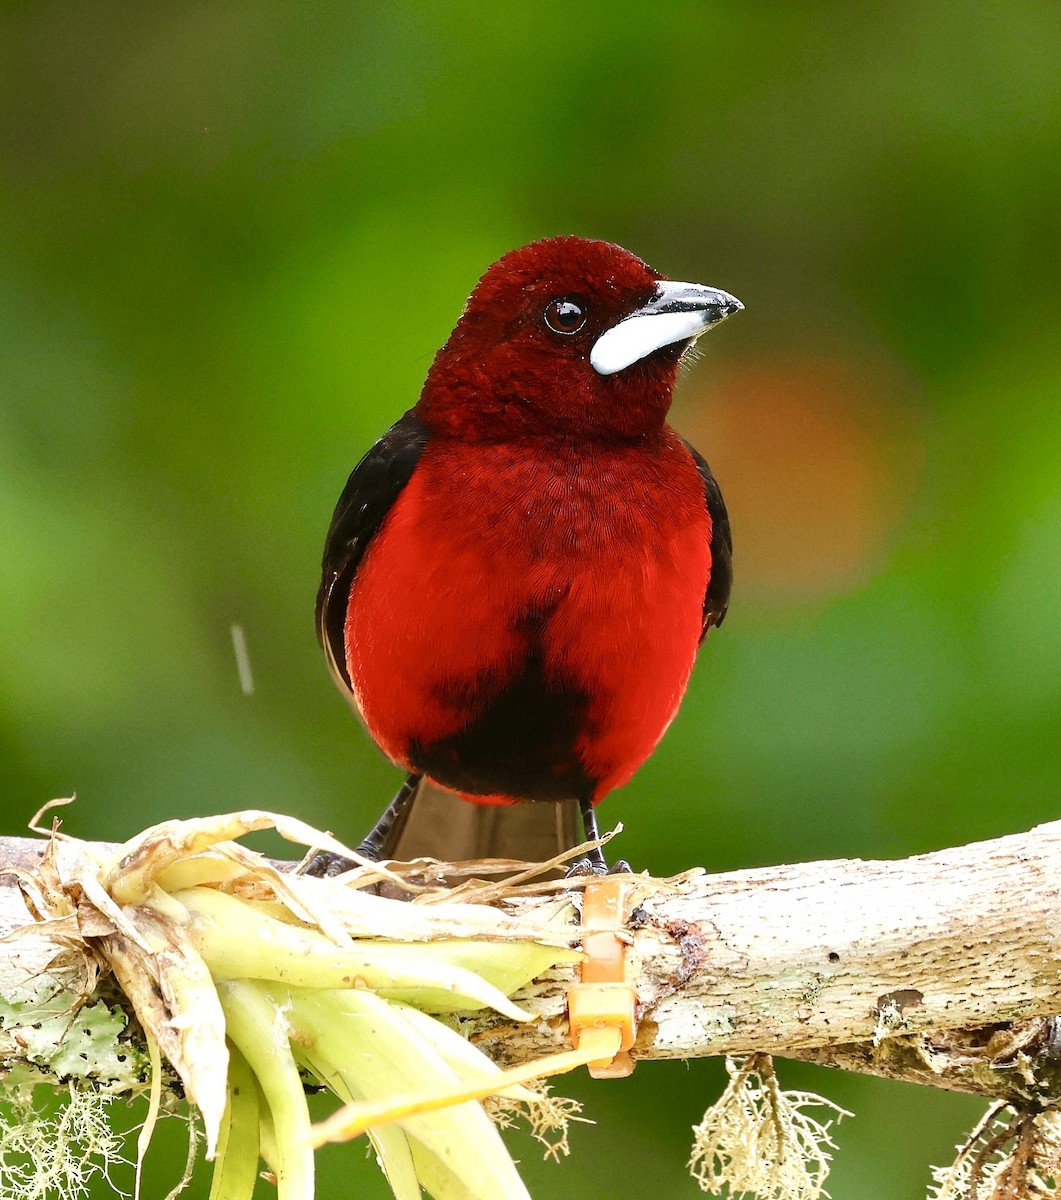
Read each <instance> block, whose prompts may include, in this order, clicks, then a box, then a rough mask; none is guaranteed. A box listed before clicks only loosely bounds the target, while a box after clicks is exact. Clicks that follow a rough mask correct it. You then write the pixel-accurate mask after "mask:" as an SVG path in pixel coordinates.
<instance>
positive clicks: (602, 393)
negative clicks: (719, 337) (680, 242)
mask: <svg viewBox="0 0 1061 1200" xmlns="http://www.w3.org/2000/svg"><path fill="white" fill-rule="evenodd" d="M742 307H743V305H742V304H741V303H740V301H739V300H736V299H735V298H734V297H733V296H731V295H729V294H728V293H727V292H723V291H719V290H718V289H717V288H711V287H704V286H702V285H700V284H690V283H675V282H673V281H671V280H669V279H665V278H664V277H663V276H662V275H660V274H659V272H658V271H654V270H653V269H652V268H651V267H649V266H647V265H646V264H645V263H643V262H642V261H641V259H639V258H637V257H636V256H635V255H633V254H631V253H630V252H629V251H628V250H624V249H623V248H622V247H621V246H615V245H612V243H610V242H600V241H589V240H587V239H585V238H577V237H556V238H548V239H546V240H544V241H540V242H534V243H532V244H531V245H529V246H524V247H522V248H521V249H519V250H513V251H511V252H510V253H508V254H506V255H505V256H504V257H503V258H501V259H498V261H497V262H495V263H494V264H493V266H492V267H490V269H489V270H488V271H487V272H486V274H485V275H484V276H483V277H482V279H480V280H479V283H478V284H477V285H476V288H475V290H474V291H473V292H472V294H471V296H470V297H469V298H468V302H467V304H466V305H465V307H464V312H463V313H462V314H461V317H460V320H459V321H458V322H457V325H456V327H455V328H454V330H453V332H452V333H451V334H450V337H449V340H448V341H447V342H446V344H445V345H444V346H443V347H442V349H441V350H440V351H439V352H438V354H437V355H436V357H435V361H434V363H433V364H432V366H431V370H430V372H429V373H428V377H427V381H426V383H425V384H424V391H423V394H422V396H421V398H420V404H419V406H418V411H419V412H420V414H421V416H422V417H423V419H424V420H425V421H426V422H427V424H428V425H429V426H430V427H431V428H432V429H434V430H435V431H436V432H437V433H440V434H443V435H445V434H451V435H459V436H462V437H474V438H484V439H494V438H504V437H508V436H518V435H520V434H527V433H541V432H544V433H560V434H564V433H574V434H578V435H579V436H596V437H606V438H608V437H610V438H633V437H637V436H639V435H641V434H643V433H646V432H651V431H653V430H655V429H658V428H659V427H660V426H661V425H662V423H663V421H664V419H665V417H666V414H667V410H668V408H669V407H670V402H671V393H672V391H673V388H674V383H675V379H676V378H677V373H678V365H679V363H680V361H681V358H682V355H683V354H685V352H686V351H687V350H688V349H689V347H690V346H691V345H692V344H693V342H694V341H695V340H696V339H697V338H698V337H699V336H700V334H702V333H704V332H705V331H706V330H708V329H710V328H711V326H712V325H717V324H718V322H719V321H722V320H724V319H725V318H726V317H728V316H729V315H730V314H731V313H735V312H739V311H740V309H741V308H742Z"/></svg>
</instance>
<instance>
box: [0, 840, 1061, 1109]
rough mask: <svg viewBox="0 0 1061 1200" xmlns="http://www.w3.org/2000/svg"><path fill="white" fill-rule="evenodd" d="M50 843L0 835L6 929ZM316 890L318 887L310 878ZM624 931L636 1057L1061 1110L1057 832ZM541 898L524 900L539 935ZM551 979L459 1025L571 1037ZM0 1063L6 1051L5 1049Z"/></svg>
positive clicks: (705, 903)
mask: <svg viewBox="0 0 1061 1200" xmlns="http://www.w3.org/2000/svg"><path fill="white" fill-rule="evenodd" d="M43 845H44V843H43V842H42V841H40V840H32V839H20V838H16V839H10V838H9V839H0V863H3V864H4V867H3V869H4V870H6V871H8V872H9V873H8V874H6V875H3V876H2V877H0V936H2V935H3V934H5V933H7V932H9V931H10V930H11V929H13V928H14V927H16V926H19V925H24V924H26V923H27V921H28V920H30V919H31V916H32V914H31V913H30V912H29V911H28V910H27V907H26V904H25V903H24V901H23V899H22V895H21V892H20V890H19V888H18V887H17V886H15V882H16V880H15V876H13V875H12V874H10V870H11V868H13V867H21V868H23V869H28V870H32V869H33V867H34V865H35V863H36V862H37V861H39V858H40V853H41V849H42V846H43ZM322 886H324V884H323V883H322ZM634 892H635V896H636V901H637V902H636V905H635V907H634V908H633V910H632V911H631V913H630V914H629V916H628V919H627V922H626V935H625V936H627V937H628V939H629V943H630V954H629V959H630V963H631V981H632V982H633V984H634V987H635V989H636V993H637V998H638V1014H639V1018H640V1027H639V1033H638V1038H637V1043H636V1045H635V1048H634V1051H633V1054H634V1057H635V1058H657V1059H659V1058H693V1057H703V1056H708V1055H720V1054H736V1055H740V1054H744V1053H748V1052H751V1051H766V1052H769V1053H772V1054H777V1055H781V1056H786V1057H791V1058H800V1059H806V1060H808V1061H813V1062H819V1063H824V1064H826V1065H829V1066H835V1067H840V1068H843V1069H845V1070H853V1071H859V1072H864V1073H869V1074H876V1075H884V1076H889V1077H892V1078H899V1079H907V1080H911V1081H913V1082H918V1083H925V1084H931V1085H933V1086H937V1087H947V1088H953V1089H957V1090H961V1091H970V1092H979V1093H983V1094H986V1095H991V1096H998V1097H1002V1098H1006V1099H1015V1100H1028V1099H1035V1100H1039V1101H1043V1102H1045V1101H1047V1100H1057V1099H1061V1069H1059V1067H1058V1062H1059V1055H1058V1047H1057V1044H1056V1043H1057V1041H1058V1039H1057V1038H1056V1037H1055V1036H1054V1026H1053V1024H1052V1022H1050V1021H1048V1020H1047V1018H1050V1017H1052V1016H1053V1015H1054V1014H1055V1013H1057V1012H1059V1011H1061V935H1059V932H1058V915H1059V899H1061V822H1054V823H1052V824H1049V825H1042V826H1039V827H1038V828H1036V829H1033V830H1031V831H1030V832H1028V833H1025V834H1019V835H1015V836H1011V837H1005V838H1000V839H997V840H995V841H989V842H980V843H975V844H973V845H969V846H964V847H960V848H957V849H950V850H944V851H940V852H938V853H934V854H926V855H921V856H918V857H915V858H910V859H905V860H902V861H895V862H863V861H860V860H841V861H834V862H817V863H804V864H798V865H792V866H781V867H769V868H762V869H757V870H751V871H739V872H734V873H729V874H722V875H707V874H702V873H695V874H691V875H687V876H684V877H682V878H680V879H679V880H677V881H670V882H666V881H655V880H650V879H642V878H640V877H635V879H634ZM547 903H549V901H548V900H547V899H542V898H540V897H528V898H526V899H524V900H522V901H521V902H520V904H519V914H520V920H526V921H528V922H533V921H534V920H535V918H536V914H538V911H539V909H540V907H541V906H542V905H543V904H547ZM68 935H69V929H67V930H65V931H64V930H63V929H60V928H58V927H49V926H48V925H42V926H40V928H39V929H38V931H37V932H36V933H35V935H34V937H33V938H32V939H26V938H17V939H13V940H11V939H9V940H7V941H5V942H2V943H0V996H6V995H8V994H9V992H10V990H11V989H12V988H14V987H15V986H16V985H19V986H21V985H22V984H24V983H25V981H26V980H27V979H28V978H32V977H33V976H34V975H35V974H38V973H40V972H41V971H42V970H44V969H46V968H47V966H48V964H49V962H50V961H51V960H54V959H55V957H56V955H57V954H59V953H63V954H68V953H69V950H70V941H69V936H68ZM571 978H572V973H571V971H570V970H564V969H558V970H556V971H554V972H552V973H550V974H549V975H547V976H546V977H544V978H542V979H539V980H537V981H536V982H535V983H534V984H532V985H531V986H530V987H529V988H528V989H527V990H526V993H525V994H524V995H522V996H519V997H517V999H518V1000H519V1001H520V1003H522V1004H524V1005H525V1006H526V1007H528V1008H530V1009H531V1010H532V1011H533V1012H534V1013H535V1016H536V1020H534V1021H532V1022H530V1023H528V1024H526V1025H515V1024H512V1023H511V1022H508V1021H505V1020H502V1019H500V1018H477V1019H475V1020H474V1021H471V1022H469V1024H470V1026H471V1030H470V1031H471V1033H472V1035H473V1036H474V1037H475V1039H476V1040H477V1041H478V1042H479V1044H480V1045H482V1046H483V1047H484V1048H486V1049H488V1050H489V1051H490V1052H491V1053H492V1054H493V1055H494V1056H495V1057H497V1058H498V1059H501V1060H504V1061H509V1062H515V1061H523V1060H527V1059H529V1058H531V1057H533V1056H538V1055H541V1054H543V1053H547V1052H550V1051H553V1050H556V1049H558V1048H561V1047H563V1046H565V1045H566V1044H567V1025H566V1015H565V1014H566V987H567V984H568V983H569V982H570V980H571ZM3 1032H4V1031H3V1030H0V1058H3V1057H6V1058H7V1060H8V1062H11V1061H14V1060H15V1059H17V1058H18V1054H19V1051H18V1045H17V1042H15V1041H11V1040H10V1039H8V1040H6V1041H5V1039H4V1038H3V1036H2V1035H3Z"/></svg>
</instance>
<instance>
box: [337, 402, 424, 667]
mask: <svg viewBox="0 0 1061 1200" xmlns="http://www.w3.org/2000/svg"><path fill="white" fill-rule="evenodd" d="M428 438H429V434H428V430H427V426H426V425H425V424H424V423H423V421H421V420H420V418H419V417H418V416H417V415H416V412H415V410H414V409H410V410H409V411H408V412H407V413H406V414H405V416H404V417H402V419H401V420H400V421H398V422H397V423H396V424H394V425H392V426H391V427H390V429H388V430H387V432H386V433H385V434H384V435H383V437H381V438H380V440H379V441H378V442H377V443H376V444H375V445H374V446H373V447H372V449H371V450H369V452H368V453H367V454H366V455H365V457H364V458H363V459H362V460H361V461H360V462H359V463H358V464H357V466H356V467H354V469H353V471H352V472H351V474H350V478H349V479H348V480H347V482H346V487H345V488H344V489H343V494H342V495H341V496H340V497H339V503H338V504H337V505H336V506H335V515H334V516H333V517H332V523H331V526H330V528H329V529H328V536H327V538H326V539H325V542H324V563H323V566H322V573H321V585H320V591H319V592H318V593H317V637H318V639H319V640H320V644H321V645H322V646H323V647H324V652H325V654H326V655H327V657H328V665H329V667H330V668H331V671H332V674H333V675H334V676H335V678H336V682H338V683H339V684H340V685H341V686H343V687H345V688H347V689H349V688H350V686H351V684H350V676H349V674H348V672H347V669H346V646H345V638H344V627H345V624H346V609H347V604H348V602H349V599H350V585H351V583H352V582H353V579H354V575H355V574H356V573H357V568H358V567H359V566H360V565H361V560H362V559H363V558H364V556H365V551H366V549H367V548H368V544H369V542H370V541H371V540H372V538H373V536H374V535H375V534H376V532H377V530H378V529H379V527H380V526H381V525H382V524H383V520H384V518H385V517H386V515H387V513H388V512H390V509H391V506H392V505H393V504H394V502H395V500H397V499H398V496H399V495H400V494H401V490H402V488H404V487H405V485H406V484H407V483H408V482H409V479H410V478H411V477H412V474H413V471H414V470H415V469H416V464H417V463H418V462H419V461H420V456H421V455H422V454H423V452H424V450H425V448H426V447H427V443H428Z"/></svg>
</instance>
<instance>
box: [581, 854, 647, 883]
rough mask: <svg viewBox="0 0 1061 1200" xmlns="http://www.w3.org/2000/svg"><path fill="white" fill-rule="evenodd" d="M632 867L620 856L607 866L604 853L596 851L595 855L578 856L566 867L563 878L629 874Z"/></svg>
mask: <svg viewBox="0 0 1061 1200" xmlns="http://www.w3.org/2000/svg"><path fill="white" fill-rule="evenodd" d="M632 873H633V872H632V868H631V867H630V864H629V863H628V862H627V861H626V859H625V858H620V859H619V861H618V862H617V863H616V864H615V866H613V867H609V866H608V864H607V863H606V862H605V860H604V855H603V854H600V852H599V851H598V856H597V857H587V858H580V859H579V860H578V862H574V863H572V864H571V866H570V867H569V868H568V871H567V874H566V875H565V876H564V878H565V879H581V878H583V877H585V876H587V875H596V876H603V875H630V874H632Z"/></svg>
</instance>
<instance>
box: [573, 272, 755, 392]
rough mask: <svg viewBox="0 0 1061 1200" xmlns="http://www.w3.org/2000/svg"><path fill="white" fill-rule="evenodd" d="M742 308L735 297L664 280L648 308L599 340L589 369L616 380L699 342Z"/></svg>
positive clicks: (591, 356) (633, 314)
mask: <svg viewBox="0 0 1061 1200" xmlns="http://www.w3.org/2000/svg"><path fill="white" fill-rule="evenodd" d="M743 307H744V305H743V304H741V302H740V301H739V300H738V299H737V298H736V297H735V296H731V295H730V294H729V292H723V291H720V290H719V289H718V288H712V287H704V286H703V285H702V284H699V283H675V282H673V281H671V280H669V279H665V280H661V281H660V282H659V283H658V284H657V285H656V294H655V296H653V297H652V299H651V300H650V301H649V302H648V303H647V304H645V305H643V306H642V307H641V308H639V309H637V310H636V311H634V312H632V313H631V314H630V315H629V316H628V317H624V318H623V319H622V320H621V321H620V322H619V323H618V324H617V325H613V326H612V327H611V329H606V330H605V331H604V333H602V334H601V335H600V337H599V338H597V340H596V342H594V344H593V349H592V350H591V351H590V356H589V361H590V365H591V366H592V367H593V369H594V370H595V371H596V372H597V374H598V375H614V374H615V373H616V372H617V371H622V370H624V369H625V368H626V367H629V366H630V365H631V364H632V363H635V362H639V361H640V360H641V359H642V358H645V357H646V356H647V355H649V354H651V353H652V352H653V351H654V350H660V349H662V348H663V347H664V346H671V345H673V344H674V343H675V342H688V341H693V340H695V339H696V338H698V337H699V336H700V334H702V333H706V332H707V330H708V329H710V328H711V326H712V325H717V324H718V323H719V321H724V320H725V319H726V317H728V316H731V315H732V314H733V313H737V312H740V310H741V309H742V308H743Z"/></svg>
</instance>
